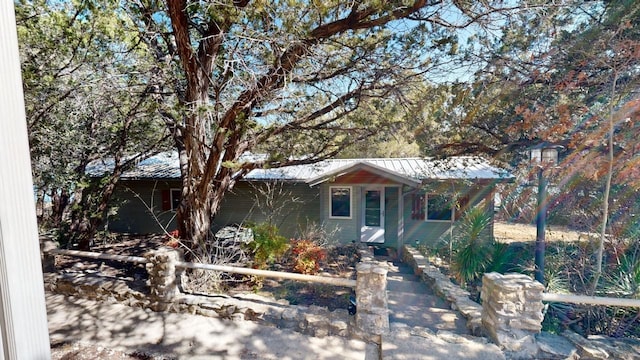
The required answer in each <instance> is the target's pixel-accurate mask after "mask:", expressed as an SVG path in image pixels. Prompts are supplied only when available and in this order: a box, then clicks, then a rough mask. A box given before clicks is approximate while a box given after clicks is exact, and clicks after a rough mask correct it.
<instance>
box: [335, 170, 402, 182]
mask: <svg viewBox="0 0 640 360" xmlns="http://www.w3.org/2000/svg"><path fill="white" fill-rule="evenodd" d="M332 183H334V184H380V185H398V182H395V181H393V180H391V179H388V178H386V177H384V176H380V175H377V174H374V173H372V172H370V171H366V170H356V171H354V172H350V173H347V174H344V175H342V176H338V177H337V178H336V179H335V180H334V181H333V182H332Z"/></svg>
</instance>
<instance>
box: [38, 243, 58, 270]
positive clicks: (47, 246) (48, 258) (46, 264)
mask: <svg viewBox="0 0 640 360" xmlns="http://www.w3.org/2000/svg"><path fill="white" fill-rule="evenodd" d="M57 248H58V246H57V245H56V243H55V241H53V240H43V241H41V242H40V260H41V261H42V271H44V272H45V273H47V272H54V271H55V270H56V256H55V255H53V254H50V253H49V251H51V250H55V249H57Z"/></svg>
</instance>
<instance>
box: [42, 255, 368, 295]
mask: <svg viewBox="0 0 640 360" xmlns="http://www.w3.org/2000/svg"><path fill="white" fill-rule="evenodd" d="M48 253H49V254H51V255H64V256H76V257H84V258H89V259H100V260H114V261H122V262H131V263H135V264H146V263H148V262H149V260H147V259H146V258H144V257H139V256H128V255H115V254H103V253H95V252H89V251H78V250H65V249H52V250H49V251H48ZM176 267H178V268H182V269H201V270H209V271H221V272H228V273H235V274H243V275H255V276H263V277H268V278H276V279H286V280H297V281H307V282H314V283H322V284H327V285H334V286H345V287H351V288H355V287H356V281H355V280H351V279H345V278H334V277H328V276H316V275H305V274H295V273H287V272H280V271H269V270H259V269H250V268H242V267H235V266H227V265H213V264H202V263H192V262H184V261H181V262H178V263H176Z"/></svg>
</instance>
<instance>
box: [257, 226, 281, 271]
mask: <svg viewBox="0 0 640 360" xmlns="http://www.w3.org/2000/svg"><path fill="white" fill-rule="evenodd" d="M251 230H252V231H253V241H252V242H250V243H249V244H247V246H248V247H249V249H250V250H251V252H252V254H253V266H254V267H255V268H258V269H264V268H266V267H267V266H268V265H269V264H273V263H274V262H276V261H277V260H279V259H280V258H282V256H283V255H284V254H285V253H286V252H287V250H288V249H289V241H288V240H287V238H285V237H284V236H282V235H280V234H279V230H278V227H277V226H275V225H273V224H268V223H261V224H258V225H252V226H251Z"/></svg>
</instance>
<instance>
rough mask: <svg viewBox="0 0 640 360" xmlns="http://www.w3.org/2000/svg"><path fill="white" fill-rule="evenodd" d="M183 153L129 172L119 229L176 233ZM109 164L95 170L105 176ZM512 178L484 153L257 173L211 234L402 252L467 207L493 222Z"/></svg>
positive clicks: (232, 196) (115, 226) (437, 235)
mask: <svg viewBox="0 0 640 360" xmlns="http://www.w3.org/2000/svg"><path fill="white" fill-rule="evenodd" d="M178 164H179V163H178V157H177V153H175V152H165V153H160V154H158V155H155V156H152V157H149V158H147V159H145V160H142V161H140V162H139V163H138V164H137V166H136V167H135V168H133V169H132V170H130V171H127V172H125V173H124V174H123V175H122V177H121V180H120V182H119V185H118V189H117V191H116V194H115V196H114V198H115V199H114V206H115V207H114V209H115V211H114V212H113V213H114V214H115V216H112V217H110V219H109V220H108V228H109V229H110V230H113V231H117V232H129V233H160V232H163V231H172V230H174V229H175V228H176V225H175V209H176V207H177V206H178V204H179V201H180V170H179V166H178ZM101 168H102V169H104V167H103V166H101V165H100V166H93V167H92V170H90V173H94V174H96V175H98V174H99V173H100V169H101ZM512 180H513V176H512V175H511V174H509V173H508V172H506V171H504V170H502V169H499V168H496V167H494V166H492V165H490V164H489V163H488V162H487V161H486V160H484V159H481V158H477V157H455V158H450V159H446V160H429V159H423V158H384V159H381V158H378V159H332V160H326V161H322V162H319V163H316V164H313V165H299V166H289V167H284V168H274V169H256V170H253V171H251V172H250V173H249V174H248V175H247V176H246V177H245V178H244V179H243V180H242V181H240V182H238V183H237V184H236V186H235V187H234V188H233V190H231V191H230V192H229V193H228V194H227V195H226V196H225V198H224V200H223V203H222V206H221V208H220V211H219V213H218V214H217V215H216V217H215V219H214V221H213V228H212V230H213V231H216V230H217V229H219V228H221V227H223V226H226V225H229V224H243V223H247V222H253V223H260V222H264V221H270V222H271V223H273V224H275V225H277V226H278V228H279V229H280V231H281V233H282V234H283V235H285V236H288V237H292V238H293V237H295V236H296V235H297V234H300V233H301V232H303V230H304V228H305V227H307V226H310V224H314V225H315V226H316V227H317V226H321V227H323V228H324V229H325V231H326V232H327V233H331V234H333V237H334V238H335V240H337V241H340V242H353V241H361V242H367V243H372V244H379V245H380V246H385V247H393V248H399V247H401V246H402V244H403V243H408V242H410V243H414V244H415V243H416V242H419V243H423V244H428V245H435V244H436V243H437V242H438V241H439V240H440V239H443V238H444V239H446V237H447V236H450V232H449V230H450V229H451V228H452V226H455V223H456V221H457V220H459V219H460V217H461V214H462V213H463V212H464V210H465V209H467V208H469V207H472V206H483V207H484V208H485V209H486V211H487V212H488V213H490V214H491V216H493V212H494V201H493V199H494V190H495V185H496V184H497V183H500V182H505V181H512Z"/></svg>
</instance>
